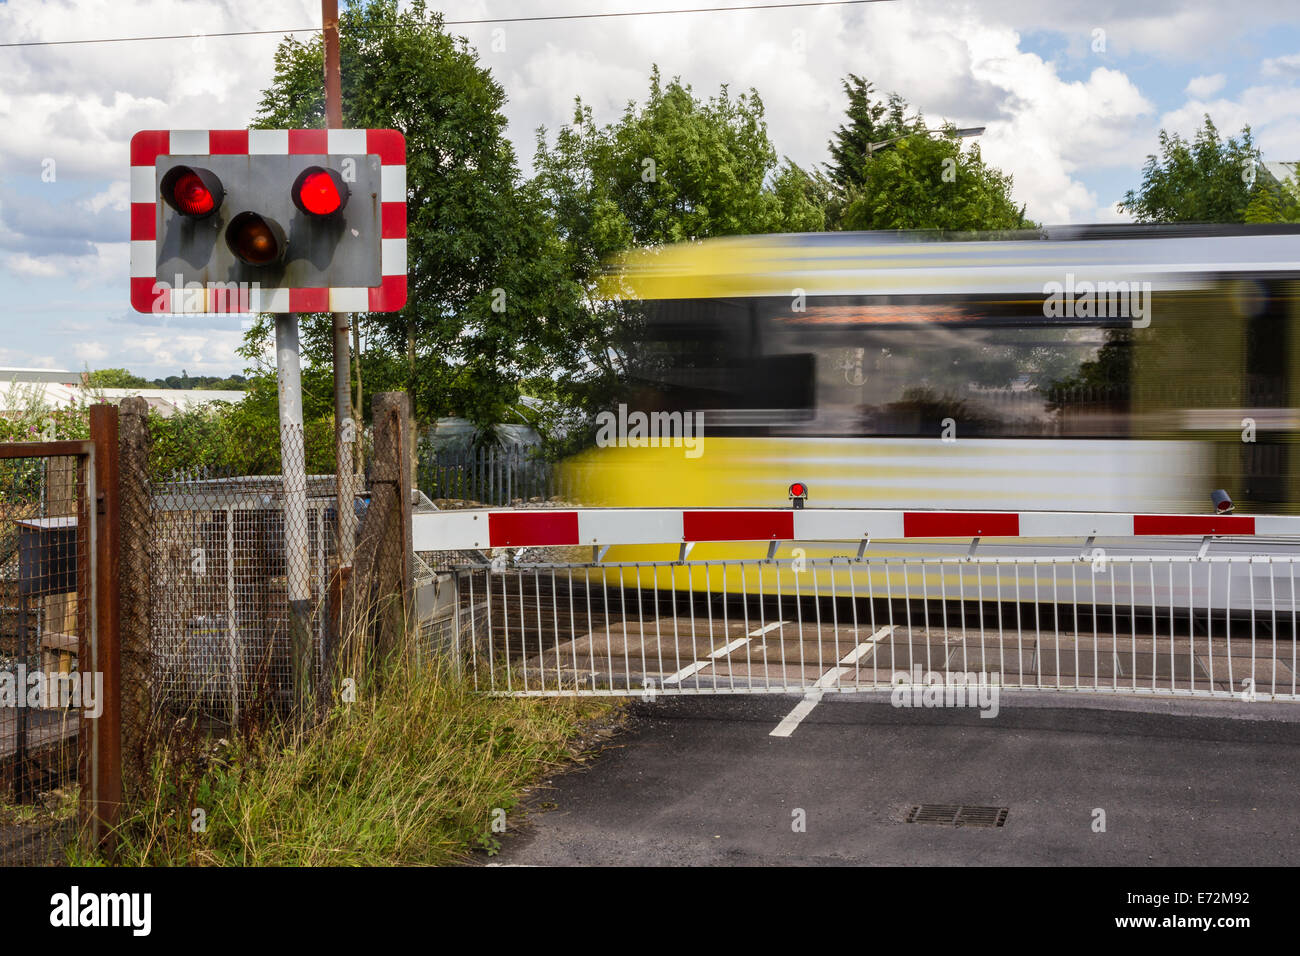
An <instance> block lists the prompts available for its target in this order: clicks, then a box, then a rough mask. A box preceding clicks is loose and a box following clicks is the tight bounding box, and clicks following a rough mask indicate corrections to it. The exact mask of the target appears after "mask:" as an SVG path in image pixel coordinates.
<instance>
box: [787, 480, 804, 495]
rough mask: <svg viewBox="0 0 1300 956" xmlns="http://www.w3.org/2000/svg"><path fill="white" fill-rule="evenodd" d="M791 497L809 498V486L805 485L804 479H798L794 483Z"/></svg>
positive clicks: (791, 488) (791, 487)
mask: <svg viewBox="0 0 1300 956" xmlns="http://www.w3.org/2000/svg"><path fill="white" fill-rule="evenodd" d="M790 497H791V498H807V497H808V486H807V485H805V484H804V483H803V482H802V481H796V482H795V483H794V484H793V485H791V486H790Z"/></svg>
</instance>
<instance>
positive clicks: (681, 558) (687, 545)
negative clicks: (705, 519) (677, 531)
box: [677, 541, 695, 563]
mask: <svg viewBox="0 0 1300 956" xmlns="http://www.w3.org/2000/svg"><path fill="white" fill-rule="evenodd" d="M694 547H695V542H694V541H683V542H682V546H681V548H680V549H679V550H678V552H677V561H678V563H682V562H685V560H686V558H687V557H688V556H689V555H690V553H691V549H692V548H694Z"/></svg>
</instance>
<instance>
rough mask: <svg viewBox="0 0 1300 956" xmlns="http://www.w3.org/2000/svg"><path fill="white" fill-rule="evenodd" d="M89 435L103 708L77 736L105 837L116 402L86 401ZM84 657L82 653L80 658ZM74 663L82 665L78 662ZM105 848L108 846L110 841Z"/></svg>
mask: <svg viewBox="0 0 1300 956" xmlns="http://www.w3.org/2000/svg"><path fill="white" fill-rule="evenodd" d="M90 440H91V441H92V442H93V443H94V446H95V462H94V477H93V479H92V480H93V488H94V492H95V497H94V500H93V501H89V502H87V504H88V505H89V506H90V507H91V508H93V509H94V519H93V523H92V527H93V528H94V534H93V538H92V541H93V548H94V556H95V557H94V561H95V564H94V567H95V574H94V594H95V598H94V615H95V616H94V634H93V645H92V647H91V648H89V650H90V651H91V654H90V657H89V661H90V662H91V666H92V668H93V669H94V672H95V673H97V674H102V675H103V680H104V691H103V700H104V704H103V710H102V711H101V713H100V715H99V718H98V719H97V720H95V721H93V722H91V721H86V723H93V726H91V727H89V728H88V730H89V733H88V734H87V735H86V736H84V737H83V738H82V740H85V741H87V742H88V743H89V744H90V750H91V761H90V764H89V766H90V770H91V781H90V784H91V788H92V790H93V791H94V795H93V797H92V801H93V802H92V806H91V836H92V839H94V840H95V841H96V842H99V841H105V840H108V839H110V834H111V832H112V828H113V827H114V826H116V825H117V820H118V814H119V812H120V810H121V805H122V659H121V654H120V650H121V648H120V647H119V644H118V628H119V624H120V620H121V617H120V610H121V608H120V602H119V598H118V553H119V544H120V541H121V504H120V501H119V490H118V428H117V406H116V405H107V404H98V405H92V406H91V407H90ZM82 660H83V661H85V660H87V658H82ZM79 666H81V667H83V668H84V667H85V664H84V663H82V664H80V665H79ZM108 849H109V851H110V852H111V851H112V845H111V843H109V844H108Z"/></svg>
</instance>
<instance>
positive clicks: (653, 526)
mask: <svg viewBox="0 0 1300 956" xmlns="http://www.w3.org/2000/svg"><path fill="white" fill-rule="evenodd" d="M413 523H414V528H413V532H414V540H415V550H416V551H463V550H467V549H472V548H505V547H511V548H519V547H556V546H564V545H599V546H604V545H618V544H677V543H686V542H694V541H861V540H862V539H864V538H871V539H872V540H877V541H893V540H904V539H907V538H1089V537H1111V538H1127V537H1138V538H1141V537H1149V536H1152V535H1195V536H1201V537H1203V536H1209V535H1247V536H1249V535H1256V534H1260V535H1297V536H1300V516H1296V515H1258V516H1255V515H1178V514H1115V513H1109V512H1101V513H1094V512H1080V511H1018V512H1017V511H881V510H866V509H853V508H802V509H795V508H784V509H764V508H728V509H716V510H715V509H708V508H580V509H572V510H559V509H556V510H550V509H537V510H514V511H511V510H499V511H494V510H474V511H439V512H432V513H425V514H417V515H414V516H413Z"/></svg>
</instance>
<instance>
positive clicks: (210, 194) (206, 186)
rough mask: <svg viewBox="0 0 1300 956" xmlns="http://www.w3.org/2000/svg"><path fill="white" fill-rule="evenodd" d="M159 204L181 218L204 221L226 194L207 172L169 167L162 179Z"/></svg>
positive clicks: (191, 167)
mask: <svg viewBox="0 0 1300 956" xmlns="http://www.w3.org/2000/svg"><path fill="white" fill-rule="evenodd" d="M161 188H162V198H163V202H165V203H167V205H169V206H171V207H172V208H173V209H175V210H176V211H177V212H179V213H180V214H181V215H182V216H188V217H189V218H190V219H204V218H206V217H208V216H210V215H212V214H213V213H214V212H216V211H217V210H218V209H219V208H220V207H221V201H222V199H224V198H225V195H226V191H225V189H224V188H222V185H221V180H220V179H218V178H217V177H216V176H215V175H214V174H213V173H212V172H211V171H210V170H206V169H200V168H198V167H197V166H173V167H172V168H171V169H170V170H168V171H167V174H166V175H165V176H163V179H162V187H161Z"/></svg>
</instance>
